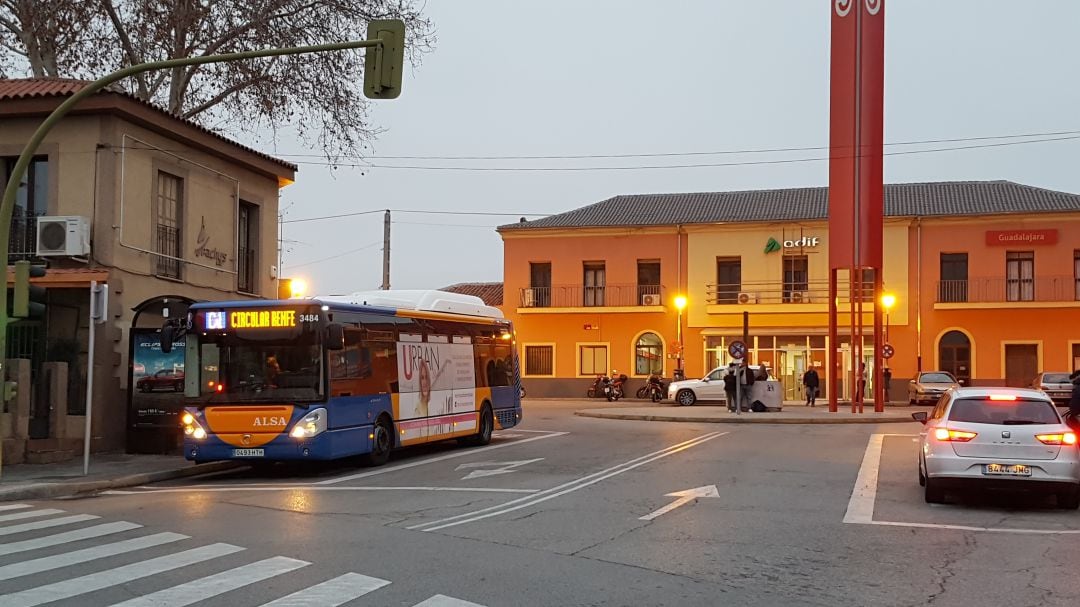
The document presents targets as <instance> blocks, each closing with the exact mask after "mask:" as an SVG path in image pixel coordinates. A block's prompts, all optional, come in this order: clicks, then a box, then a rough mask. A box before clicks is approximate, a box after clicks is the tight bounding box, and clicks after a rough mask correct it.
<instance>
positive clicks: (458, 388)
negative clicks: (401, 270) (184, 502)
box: [162, 291, 522, 465]
mask: <svg viewBox="0 0 1080 607" xmlns="http://www.w3.org/2000/svg"><path fill="white" fill-rule="evenodd" d="M181 332H182V333H183V334H184V335H185V336H186V339H185V340H184V348H185V356H184V358H185V363H184V366H185V369H186V374H185V378H184V394H185V397H186V402H185V408H184V412H183V414H182V415H181V424H182V426H183V432H184V454H185V457H186V458H187V459H189V460H193V461H196V462H208V461H218V460H249V461H255V462H275V461H285V460H333V459H339V458H345V457H353V456H360V457H362V458H363V459H364V460H366V462H367V463H368V464H370V465H380V464H383V463H385V462H386V460H387V458H388V457H389V455H390V452H391V451H392V450H393V449H396V448H398V447H404V446H409V445H418V444H422V443H429V442H434V441H443V440H447V439H457V440H458V441H460V442H461V443H463V444H472V445H485V444H487V443H488V442H490V441H491V434H492V432H493V431H495V430H499V429H503V428H510V427H513V426H515V425H517V424H518V423H520V422H521V419H522V408H521V397H520V390H521V380H520V374H519V370H518V369H519V366H518V361H517V356H516V353H515V342H514V330H513V327H512V326H511V323H510V322H509V321H508V320H505V319H504V318H503V315H502V313H501V312H500V311H499V310H498V309H497V308H493V307H490V306H486V305H484V303H483V301H482V300H480V299H479V298H477V297H472V296H467V295H460V294H455V293H446V292H442V291H396V292H395V291H377V292H372V293H357V294H354V295H351V296H333V297H321V298H312V299H288V300H247V301H227V302H207V303H196V304H193V305H192V306H191V307H190V308H189V311H188V316H187V319H186V325H185V326H183V327H176V328H173V327H172V326H170V325H168V324H167V325H166V327H165V328H164V329H163V335H162V343H170V344H171V343H173V339H177V338H178V336H179V334H180V333H181ZM177 343H179V341H178V342H177Z"/></svg>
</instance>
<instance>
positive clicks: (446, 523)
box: [406, 432, 728, 531]
mask: <svg viewBox="0 0 1080 607" xmlns="http://www.w3.org/2000/svg"><path fill="white" fill-rule="evenodd" d="M726 434H728V433H727V432H710V433H708V434H704V435H702V436H699V437H696V438H692V439H690V440H688V441H684V442H682V443H679V444H677V445H672V446H670V447H665V448H664V449H660V450H658V451H654V452H652V453H649V454H646V455H643V456H641V457H637V458H634V459H632V460H630V461H628V462H623V463H621V464H618V465H616V466H612V467H610V468H607V469H605V470H601V471H599V472H594V473H592V474H589V475H586V476H583V477H581V478H578V479H575V480H572V481H570V482H568V483H563V484H562V485H559V486H557V487H552V488H551V489H547V490H545V491H541V492H539V493H537V494H536V495H531V496H526V497H522V498H518V499H516V500H511V501H509V502H506V503H505V504H499V505H497V506H490V507H488V508H482V509H480V510H476V511H473V512H466V513H465V514H459V515H457V516H451V517H447V518H444V519H440V520H436V521H430V522H427V523H420V524H418V525H413V526H411V527H406V528H407V529H420V528H421V527H426V529H423V530H424V531H438V530H440V529H446V528H447V527H454V526H457V525H464V524H466V523H473V522H476V521H479V520H483V519H486V518H491V517H493V516H499V515H502V514H506V513H508V512H514V511H515V510H521V509H522V508H528V507H531V506H535V505H536V504H539V503H541V502H546V501H547V500H550V499H554V498H556V497H560V496H563V495H566V494H567V493H571V492H574V491H578V490H580V489H584V488H585V487H588V486H590V485H594V484H596V483H599V482H600V481H602V480H605V479H608V478H611V477H613V476H616V475H619V474H622V473H624V472H629V471H630V470H633V469H634V468H637V467H639V466H644V465H645V464H648V463H650V462H653V461H656V460H658V459H663V458H665V457H668V456H669V455H674V454H676V453H679V452H681V451H684V450H686V449H690V448H691V447H696V446H698V445H700V444H703V443H706V442H708V441H710V440H712V439H714V438H718V437H721V436H724V435H726ZM458 519H461V520H458Z"/></svg>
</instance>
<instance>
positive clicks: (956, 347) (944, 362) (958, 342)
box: [938, 331, 1034, 386]
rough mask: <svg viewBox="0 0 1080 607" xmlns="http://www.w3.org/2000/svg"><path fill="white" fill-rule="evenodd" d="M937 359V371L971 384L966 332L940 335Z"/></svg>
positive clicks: (969, 348) (969, 346)
mask: <svg viewBox="0 0 1080 607" xmlns="http://www.w3.org/2000/svg"><path fill="white" fill-rule="evenodd" d="M938 361H939V364H940V366H941V368H940V369H938V370H939V371H948V372H949V373H952V376H953V377H955V378H956V379H958V380H961V381H963V382H964V385H965V386H970V385H971V340H970V339H968V336H967V334H965V333H963V332H962V331H949V332H948V333H946V334H945V335H942V336H941V340H940V341H939V342H938ZM1032 375H1033V376H1034V374H1032Z"/></svg>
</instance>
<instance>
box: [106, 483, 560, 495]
mask: <svg viewBox="0 0 1080 607" xmlns="http://www.w3.org/2000/svg"><path fill="white" fill-rule="evenodd" d="M242 491H454V492H460V493H530V494H531V493H539V491H540V490H539V489H502V488H500V487H408V486H405V487H395V486H385V487H333V486H331V487H317V486H315V485H280V486H277V487H274V486H265V485H260V486H257V487H249V486H239V487H207V488H204V489H192V488H191V487H177V488H170V489H147V490H146V491H139V492H137V493H113V492H112V491H107V492H106V493H108V494H116V495H154V494H157V493H193V492H201V493H232V492H242Z"/></svg>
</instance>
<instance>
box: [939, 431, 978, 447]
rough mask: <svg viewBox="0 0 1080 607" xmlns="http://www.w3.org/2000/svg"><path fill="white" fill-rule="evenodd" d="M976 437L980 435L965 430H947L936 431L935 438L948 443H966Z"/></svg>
mask: <svg viewBox="0 0 1080 607" xmlns="http://www.w3.org/2000/svg"><path fill="white" fill-rule="evenodd" d="M976 436H978V433H976V432H967V431H965V430H947V429H945V428H938V429H937V430H934V438H936V439H938V440H940V441H946V442H954V443H966V442H968V441H969V440H971V439H973V438H975V437H976Z"/></svg>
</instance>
